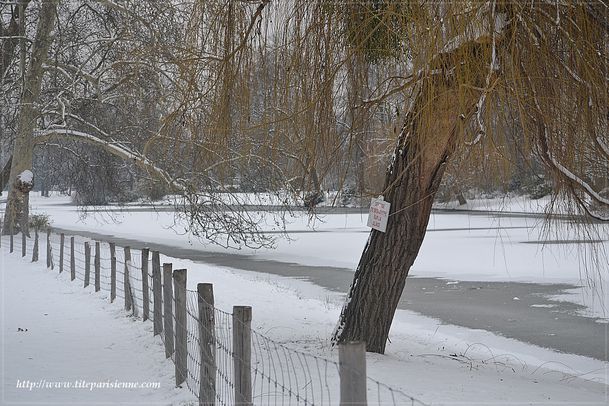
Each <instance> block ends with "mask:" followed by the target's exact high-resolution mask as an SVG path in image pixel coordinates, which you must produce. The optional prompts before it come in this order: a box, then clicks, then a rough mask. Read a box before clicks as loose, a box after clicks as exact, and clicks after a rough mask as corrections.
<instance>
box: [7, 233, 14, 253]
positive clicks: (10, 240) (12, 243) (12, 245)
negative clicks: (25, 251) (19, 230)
mask: <svg viewBox="0 0 609 406" xmlns="http://www.w3.org/2000/svg"><path fill="white" fill-rule="evenodd" d="M14 238H15V237H14V236H13V230H11V234H10V238H9V244H8V249H9V251H8V252H10V253H11V254H12V253H13V248H14V246H15V244H14V241H13V240H14Z"/></svg>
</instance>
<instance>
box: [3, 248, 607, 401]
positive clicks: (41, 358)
mask: <svg viewBox="0 0 609 406" xmlns="http://www.w3.org/2000/svg"><path fill="white" fill-rule="evenodd" d="M82 241H83V240H82V239H78V243H79V244H80V243H81V242H82ZM3 242H4V244H3V248H2V250H3V251H2V252H3V254H2V256H1V257H0V265H1V268H2V275H3V280H2V292H1V293H2V298H3V306H2V309H3V312H2V337H3V338H2V339H3V350H2V351H3V353H2V359H3V376H2V379H3V393H4V400H3V402H4V403H3V404H10V403H9V402H8V400H12V399H18V400H19V401H20V402H21V403H20V404H24V403H25V404H28V403H30V402H33V401H39V400H43V399H44V401H45V402H55V403H56V404H66V403H68V402H73V403H74V404H88V403H89V402H112V403H113V404H117V403H121V404H124V403H128V402H141V401H144V402H145V403H146V404H179V403H180V402H182V401H184V400H186V399H188V398H189V396H188V393H187V390H186V389H182V390H174V389H173V385H172V383H173V381H172V376H173V369H172V366H171V364H170V363H169V362H167V361H165V360H164V357H163V349H162V346H161V343H160V340H159V339H153V338H152V333H151V331H150V330H151V326H150V324H142V323H141V322H136V321H133V319H132V318H130V317H126V316H125V314H124V312H123V311H122V310H121V305H120V301H119V303H117V304H114V305H109V304H107V297H106V295H105V294H102V293H98V294H95V293H93V292H91V290H90V289H89V290H83V289H82V287H81V284H80V283H71V282H69V279H68V278H67V275H66V274H63V275H62V276H58V275H57V274H56V273H55V272H51V271H47V270H46V269H45V265H43V264H42V263H41V262H39V263H35V264H31V263H29V261H28V260H27V259H21V258H19V254H18V253H17V252H16V253H14V254H8V253H7V245H8V244H7V239H6V238H5V239H4V241H3ZM44 248H45V246H44V241H42V245H41V252H44ZM102 248H103V249H104V250H105V249H107V247H102ZM118 252H119V254H120V250H119V251H118ZM119 260H121V258H120V255H119ZM136 262H137V261H136ZM161 262H172V263H173V265H174V269H176V268H187V269H188V281H189V283H188V285H189V288H191V289H192V288H195V286H196V283H197V282H202V281H204V282H211V283H213V284H214V291H215V298H216V306H218V307H219V308H221V309H225V310H230V309H231V306H233V305H237V304H240V305H242V304H249V305H252V306H253V326H254V329H255V330H256V331H257V332H258V333H260V334H262V335H264V336H267V337H270V338H271V339H274V340H277V341H279V342H281V343H285V344H286V345H288V346H290V347H292V348H295V349H298V350H301V351H304V352H307V353H310V354H312V355H315V356H320V357H323V358H329V359H336V351H335V350H334V349H332V348H331V347H330V345H329V343H328V337H329V335H330V332H331V331H332V329H333V327H334V325H335V322H336V320H337V317H338V313H339V311H340V305H341V300H340V297H339V295H338V294H335V293H330V292H328V291H326V290H324V289H322V288H320V287H317V286H314V285H312V284H311V283H308V282H305V281H298V280H291V279H287V278H282V277H279V276H273V275H268V274H260V273H253V272H245V271H238V270H234V269H229V268H222V267H212V266H207V265H203V264H199V263H193V262H191V261H188V260H177V259H175V258H169V257H165V256H162V258H161ZM19 328H23V329H25V328H27V329H28V330H27V331H23V332H22V331H19V330H18V329H19ZM30 358H31V359H30ZM367 360H368V375H369V376H370V377H371V378H373V379H376V380H378V381H381V382H383V383H385V384H387V385H390V386H391V387H394V388H396V389H399V390H401V391H403V392H405V393H407V394H410V395H412V396H414V397H416V398H418V399H421V400H422V401H424V402H426V403H430V404H434V405H451V404H455V403H461V404H534V403H537V404H559V403H560V404H570V405H571V404H572V405H575V404H587V405H605V404H606V403H607V401H608V399H609V397H608V396H609V386H608V384H609V364H608V363H606V362H601V361H597V360H593V359H590V358H585V357H581V356H575V355H569V354H559V353H556V352H554V351H551V350H547V349H542V348H539V347H535V346H531V345H527V344H524V343H521V342H518V341H515V340H510V339H506V338H502V337H499V336H497V335H494V334H492V333H488V332H485V331H482V330H470V329H465V328H460V327H455V326H450V325H445V324H442V323H440V322H438V321H437V320H434V319H431V318H427V317H423V316H420V315H417V314H415V313H412V312H408V311H398V312H397V315H396V319H395V321H394V323H393V326H392V331H391V343H390V344H389V345H388V348H387V353H386V354H385V355H377V354H368V355H367ZM40 379H46V381H47V382H54V381H72V380H79V379H80V380H84V381H87V382H99V381H102V382H105V381H115V380H117V381H123V380H124V381H136V382H160V383H161V388H160V389H155V390H150V389H147V390H142V391H118V390H108V389H104V390H101V389H100V390H94V391H83V390H73V389H71V390H55V389H53V390H50V389H49V390H38V389H35V390H32V391H29V390H27V391H25V390H23V389H18V388H17V387H16V385H17V380H30V381H34V382H38V381H39V380H40ZM369 389H370V390H371V393H372V394H374V393H375V392H374V391H375V387H373V386H371V387H369ZM15 397H16V398H15ZM371 401H373V400H371ZM333 404H334V403H333ZM375 404H376V403H375Z"/></svg>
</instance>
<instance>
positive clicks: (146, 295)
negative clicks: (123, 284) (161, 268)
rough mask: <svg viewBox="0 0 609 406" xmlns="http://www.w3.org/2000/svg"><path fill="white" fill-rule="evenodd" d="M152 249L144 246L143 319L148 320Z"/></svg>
mask: <svg viewBox="0 0 609 406" xmlns="http://www.w3.org/2000/svg"><path fill="white" fill-rule="evenodd" d="M149 253H150V250H149V249H148V248H142V321H146V320H148V313H149V311H150V292H149V291H148V255H149Z"/></svg>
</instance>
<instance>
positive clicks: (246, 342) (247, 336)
mask: <svg viewBox="0 0 609 406" xmlns="http://www.w3.org/2000/svg"><path fill="white" fill-rule="evenodd" d="M251 327H252V308H251V307H249V306H233V352H234V356H233V363H234V371H235V372H234V373H235V404H237V405H251V404H252V375H251V374H252V329H251Z"/></svg>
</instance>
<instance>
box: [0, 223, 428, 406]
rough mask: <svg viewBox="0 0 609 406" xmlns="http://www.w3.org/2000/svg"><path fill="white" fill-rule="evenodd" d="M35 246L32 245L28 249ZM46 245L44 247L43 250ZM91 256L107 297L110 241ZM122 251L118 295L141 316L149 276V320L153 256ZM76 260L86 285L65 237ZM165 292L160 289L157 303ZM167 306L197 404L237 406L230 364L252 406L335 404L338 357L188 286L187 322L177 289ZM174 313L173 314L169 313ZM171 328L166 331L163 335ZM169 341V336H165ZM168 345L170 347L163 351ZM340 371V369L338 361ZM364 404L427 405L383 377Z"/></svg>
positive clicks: (166, 319)
mask: <svg viewBox="0 0 609 406" xmlns="http://www.w3.org/2000/svg"><path fill="white" fill-rule="evenodd" d="M42 237H43V236H42V235H41V236H40V237H39V243H38V251H39V252H38V257H39V261H45V260H46V235H45V236H44V238H42ZM29 245H32V247H29ZM8 246H9V241H7V240H5V241H2V247H3V249H4V250H7V251H8ZM50 247H51V250H50V254H51V262H52V263H53V265H54V268H55V270H57V268H59V267H60V265H59V261H60V255H59V252H60V249H61V244H60V240H59V236H58V235H55V234H52V236H51V240H50ZM43 248H44V249H43ZM90 248H91V249H90V251H91V255H90V258H89V267H90V268H89V269H90V285H91V286H93V285H94V281H95V272H99V289H100V291H101V292H102V293H104V294H106V295H107V296H108V298H109V297H110V293H111V288H112V276H111V275H112V268H111V256H110V255H111V254H110V247H109V244H107V243H105V242H100V253H99V271H96V268H95V243H91V244H90ZM21 253H22V239H21V236H20V235H17V236H15V238H14V247H13V254H18V255H21ZM124 254H125V253H124V250H123V249H120V247H116V253H115V264H116V269H115V275H116V286H115V289H116V292H115V293H116V300H118V301H120V302H126V301H127V300H126V296H127V297H128V298H129V299H130V302H131V314H132V315H133V316H135V317H139V318H142V317H143V312H144V306H143V304H144V286H145V285H144V284H143V281H144V280H146V281H147V289H146V292H147V296H148V298H147V301H148V309H149V312H148V315H147V318H148V319H149V320H150V321H154V317H155V313H154V282H153V275H152V266H151V261H152V258H151V255H149V256H148V263H147V268H146V269H147V272H146V271H142V256H143V255H142V253H141V251H135V250H132V252H131V260H130V261H129V260H127V261H125V255H124ZM34 255H35V253H34V249H33V238H27V239H26V255H25V258H26V259H28V260H32V258H33V256H34ZM72 260H73V262H74V265H75V268H74V270H73V271H74V275H75V277H76V281H79V282H81V283H84V281H85V278H86V275H85V268H86V267H87V259H86V254H85V248H84V244H83V243H82V242H78V243H77V242H75V245H74V258H72V257H71V247H70V241H69V240H68V239H66V240H65V245H64V252H63V271H64V272H65V273H67V274H70V273H71V271H72V269H71V262H72ZM125 270H128V275H129V277H128V282H127V283H125ZM166 283H167V281H166V280H164V276H163V273H162V270H161V289H162V290H163V291H164V288H165V285H166ZM162 300H163V293H161V302H162ZM171 302H172V303H171V306H170V308H168V309H167V312H166V311H165V309H164V307H163V305H161V310H162V311H161V314H160V315H159V316H160V317H161V322H162V323H161V324H162V326H163V328H162V331H161V332H160V334H159V336H160V338H161V341H162V342H163V345H164V347H165V348H166V355H168V358H169V359H171V361H172V362H173V363H174V365H175V363H176V351H175V344H176V337H177V335H178V334H177V331H178V330H179V329H181V330H182V331H183V332H185V335H186V374H185V377H184V378H185V381H184V383H185V386H186V387H187V388H188V390H189V391H190V392H191V393H192V394H193V395H194V396H195V397H196V398H198V399H199V403H200V404H217V405H225V406H228V405H235V404H238V403H239V399H237V398H236V392H235V391H236V381H237V380H238V377H237V376H236V372H235V367H236V366H235V364H236V363H238V362H245V361H247V362H249V368H250V371H249V375H250V381H251V397H252V403H253V404H254V405H262V406H264V405H267V406H271V405H272V406H279V405H281V406H285V405H311V406H313V405H320V406H321V405H338V404H339V402H340V364H339V362H338V361H337V360H333V359H326V358H323V357H319V356H317V355H313V354H310V353H306V352H303V351H300V350H296V349H293V348H290V347H289V346H287V345H286V344H284V343H280V342H278V341H276V340H273V339H271V338H269V337H267V336H265V335H263V334H261V333H259V332H258V331H256V330H255V329H253V328H251V327H250V325H249V324H243V323H241V322H240V321H239V320H238V319H237V318H235V317H234V315H233V314H232V313H228V312H226V311H224V310H221V309H219V308H217V307H215V306H213V305H212V304H210V303H207V302H206V301H205V299H204V298H203V297H201V295H199V293H198V292H197V291H194V290H187V291H186V297H185V307H186V319H185V322H184V323H182V322H180V321H179V320H178V318H177V317H176V308H177V307H178V306H179V304H178V303H177V302H176V294H175V291H174V292H173V295H172V301H171ZM169 311H171V314H167V313H168V312H169ZM235 325H237V326H238V327H239V328H240V330H243V329H246V332H247V333H248V336H249V337H250V341H251V344H250V347H249V350H250V351H249V352H250V355H251V358H249V359H248V360H243V359H239V358H238V354H236V351H235V348H234V341H233V340H234V337H233V336H234V332H235V331H234V330H235V328H236V327H235ZM169 331H171V336H168V333H169ZM168 339H169V340H168ZM168 346H169V347H170V348H169V351H167V348H168ZM343 368H344V366H343ZM366 381H367V395H368V401H367V404H368V405H378V406H381V405H383V406H385V405H394V406H398V405H400V406H402V405H413V406H415V405H416V406H425V403H423V402H421V401H420V400H418V399H416V398H414V397H412V396H410V395H407V394H406V393H404V392H402V391H400V390H398V389H395V388H392V387H390V386H388V385H386V384H383V383H382V382H379V381H377V380H374V379H372V378H370V377H366Z"/></svg>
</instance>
